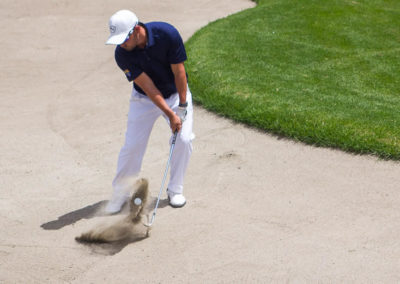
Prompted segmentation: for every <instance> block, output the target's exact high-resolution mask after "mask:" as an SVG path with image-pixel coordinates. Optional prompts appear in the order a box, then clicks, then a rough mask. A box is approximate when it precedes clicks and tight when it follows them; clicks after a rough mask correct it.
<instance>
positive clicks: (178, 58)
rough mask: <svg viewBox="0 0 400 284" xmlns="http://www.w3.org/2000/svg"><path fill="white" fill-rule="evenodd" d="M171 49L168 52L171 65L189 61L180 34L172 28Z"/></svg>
mask: <svg viewBox="0 0 400 284" xmlns="http://www.w3.org/2000/svg"><path fill="white" fill-rule="evenodd" d="M170 40H171V42H170V47H169V50H168V61H169V63H170V64H177V63H181V62H183V61H185V60H186V59H187V56H186V50H185V45H184V44H183V40H182V37H181V35H180V34H179V32H178V31H177V30H176V29H175V28H174V27H171V31H170Z"/></svg>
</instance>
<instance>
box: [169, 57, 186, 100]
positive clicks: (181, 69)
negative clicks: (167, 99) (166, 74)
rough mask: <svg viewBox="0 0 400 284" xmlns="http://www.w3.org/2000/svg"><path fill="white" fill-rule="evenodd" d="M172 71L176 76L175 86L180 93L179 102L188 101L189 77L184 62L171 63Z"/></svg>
mask: <svg viewBox="0 0 400 284" xmlns="http://www.w3.org/2000/svg"><path fill="white" fill-rule="evenodd" d="M171 68H172V72H173V73H174V77H175V86H176V89H177V91H178V94H179V103H181V104H184V103H186V92H187V78H186V70H185V65H184V64H183V62H182V63H178V64H171Z"/></svg>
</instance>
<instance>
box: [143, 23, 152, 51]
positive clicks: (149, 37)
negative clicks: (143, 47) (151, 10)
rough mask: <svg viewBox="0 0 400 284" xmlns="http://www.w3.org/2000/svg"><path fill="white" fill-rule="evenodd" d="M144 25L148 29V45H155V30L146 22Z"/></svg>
mask: <svg viewBox="0 0 400 284" xmlns="http://www.w3.org/2000/svg"><path fill="white" fill-rule="evenodd" d="M143 26H144V28H145V29H146V35H147V47H150V46H153V45H154V34H153V31H152V29H151V28H149V27H148V26H147V25H146V24H143Z"/></svg>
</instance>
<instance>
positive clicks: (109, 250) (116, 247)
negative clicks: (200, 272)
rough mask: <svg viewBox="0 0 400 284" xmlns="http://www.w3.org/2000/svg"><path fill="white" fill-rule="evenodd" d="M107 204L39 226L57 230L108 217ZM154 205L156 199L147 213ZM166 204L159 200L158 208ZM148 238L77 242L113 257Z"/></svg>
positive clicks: (96, 205) (88, 208) (81, 210)
mask: <svg viewBox="0 0 400 284" xmlns="http://www.w3.org/2000/svg"><path fill="white" fill-rule="evenodd" d="M107 202H108V200H102V201H100V202H97V203H95V204H92V205H89V206H86V207H84V208H81V209H78V210H75V211H72V212H69V213H67V214H64V215H62V216H60V217H58V218H57V220H53V221H49V222H47V223H44V224H42V225H40V227H41V228H43V229H44V230H59V229H61V228H63V227H65V226H68V225H71V224H74V223H76V222H78V221H79V220H82V219H91V218H94V217H99V216H109V214H107V213H105V211H104V207H105V206H106V204H107ZM156 203H157V199H154V200H152V202H150V203H149V205H148V206H147V208H148V209H149V210H150V211H149V213H152V212H153V211H152V210H153V209H154V206H155V205H156ZM168 204H169V202H168V199H163V200H160V202H159V204H158V208H164V207H167V206H168ZM128 207H129V205H128V203H126V204H125V205H124V206H123V208H122V210H121V211H120V213H121V214H123V213H124V212H127V211H128V210H129V209H128ZM148 236H149V235H146V236H143V237H135V238H128V239H125V240H121V241H116V242H111V243H85V242H79V243H81V244H83V245H86V246H88V247H89V248H90V249H91V250H92V251H93V252H95V253H99V254H105V255H114V254H117V253H119V252H120V251H121V250H122V249H124V248H125V247H126V246H127V245H129V244H131V243H134V242H139V241H142V240H144V239H146V238H147V237H148Z"/></svg>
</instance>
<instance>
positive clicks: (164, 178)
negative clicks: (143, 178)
mask: <svg viewBox="0 0 400 284" xmlns="http://www.w3.org/2000/svg"><path fill="white" fill-rule="evenodd" d="M177 135H178V131H175V133H174V136H173V137H172V143H171V149H170V150H169V157H168V161H167V167H166V169H165V172H164V177H163V180H162V183H161V187H160V191H159V193H158V198H157V202H156V206H155V207H154V211H153V215H152V216H151V220H150V223H148V224H144V225H145V226H147V227H150V226H151V225H153V223H154V219H155V217H156V212H157V208H158V203H160V197H161V194H162V191H163V189H164V183H165V180H166V178H167V174H168V168H169V163H170V161H171V157H172V153H173V152H174V147H175V142H176V137H177Z"/></svg>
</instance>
